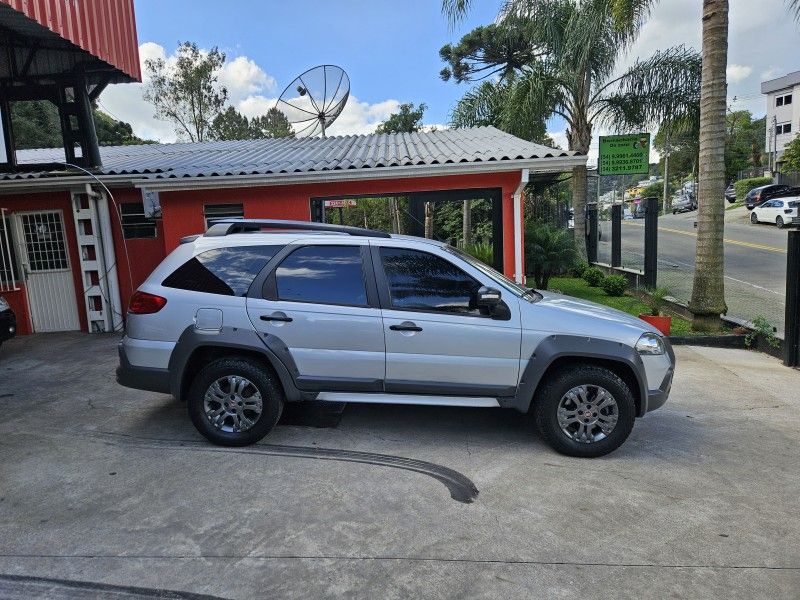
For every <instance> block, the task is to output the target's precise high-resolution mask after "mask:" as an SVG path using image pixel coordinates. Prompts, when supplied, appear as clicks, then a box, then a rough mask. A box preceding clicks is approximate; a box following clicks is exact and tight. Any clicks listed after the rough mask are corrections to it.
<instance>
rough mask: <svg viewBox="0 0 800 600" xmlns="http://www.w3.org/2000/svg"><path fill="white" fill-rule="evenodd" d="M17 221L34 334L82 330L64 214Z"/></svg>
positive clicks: (39, 213) (23, 215)
mask: <svg viewBox="0 0 800 600" xmlns="http://www.w3.org/2000/svg"><path fill="white" fill-rule="evenodd" d="M15 217H16V219H15V220H16V223H17V240H18V241H19V246H20V253H19V254H20V262H21V263H22V269H23V272H24V273H25V285H26V288H27V295H28V306H29V308H30V313H31V323H32V325H33V330H34V331H35V332H43V331H74V330H76V329H80V328H81V325H80V321H79V320H78V306H77V303H76V300H75V284H74V282H73V279H72V269H70V265H69V252H68V251H67V239H66V235H65V234H64V218H63V214H62V213H61V211H60V210H48V211H37V212H28V213H17V214H16V215H15Z"/></svg>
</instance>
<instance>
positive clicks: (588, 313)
mask: <svg viewBox="0 0 800 600" xmlns="http://www.w3.org/2000/svg"><path fill="white" fill-rule="evenodd" d="M540 294H541V296H542V298H541V300H539V301H538V302H533V303H529V304H527V306H525V307H523V310H522V327H523V329H532V330H538V331H542V330H548V331H551V332H552V333H555V334H569V335H586V336H588V337H594V338H603V339H609V340H616V341H620V342H624V343H626V344H629V345H633V344H635V343H636V341H637V340H638V339H639V337H640V336H641V335H642V334H643V333H645V332H653V333H658V330H657V329H656V328H655V327H653V326H652V325H650V324H649V323H646V322H645V321H642V320H641V319H639V318H637V317H634V316H633V315H629V314H628V313H625V312H622V311H620V310H617V309H615V308H610V307H608V306H603V305H601V304H595V303H594V302H589V301H588V300H581V299H579V298H573V297H571V296H564V295H562V294H556V293H553V292H540Z"/></svg>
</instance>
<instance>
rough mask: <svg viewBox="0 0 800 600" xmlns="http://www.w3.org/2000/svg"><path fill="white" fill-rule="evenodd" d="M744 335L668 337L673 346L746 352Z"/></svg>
mask: <svg viewBox="0 0 800 600" xmlns="http://www.w3.org/2000/svg"><path fill="white" fill-rule="evenodd" d="M745 337H746V336H744V335H686V336H669V338H668V339H669V342H670V344H672V345H673V346H706V347H709V348H735V349H740V350H747V349H748V348H747V345H746V344H745V342H744V338H745Z"/></svg>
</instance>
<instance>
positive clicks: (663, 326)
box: [639, 287, 672, 335]
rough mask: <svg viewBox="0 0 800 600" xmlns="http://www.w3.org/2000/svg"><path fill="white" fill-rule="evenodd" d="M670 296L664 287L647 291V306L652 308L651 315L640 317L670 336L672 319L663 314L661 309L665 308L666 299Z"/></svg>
mask: <svg viewBox="0 0 800 600" xmlns="http://www.w3.org/2000/svg"><path fill="white" fill-rule="evenodd" d="M668 294H669V290H668V289H667V288H663V287H658V288H655V289H652V290H647V295H648V300H647V306H648V307H650V314H648V315H639V318H640V319H642V320H643V321H647V322H648V323H650V325H652V326H653V327H655V328H656V329H658V330H659V331H660V332H661V333H663V334H664V335H669V331H670V329H671V327H672V317H670V316H669V315H662V314H661V307H662V306H664V298H666V296H667V295H668Z"/></svg>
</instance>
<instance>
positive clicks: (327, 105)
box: [276, 65, 350, 137]
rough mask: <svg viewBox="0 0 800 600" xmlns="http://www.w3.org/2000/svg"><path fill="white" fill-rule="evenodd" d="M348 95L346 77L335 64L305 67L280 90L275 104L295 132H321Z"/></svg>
mask: <svg viewBox="0 0 800 600" xmlns="http://www.w3.org/2000/svg"><path fill="white" fill-rule="evenodd" d="M349 96H350V78H349V77H348V76H347V73H345V72H344V69H342V68H341V67H337V66H336V65H319V66H318V67H314V68H313V69H309V70H308V71H306V72H305V73H303V74H302V75H300V76H299V77H297V78H296V79H295V80H294V81H292V82H291V83H290V84H289V85H287V86H286V89H285V90H283V92H282V93H281V96H280V98H278V102H277V104H276V107H277V108H278V109H280V110H281V111H282V112H283V114H285V115H286V118H287V119H289V122H290V123H291V124H292V129H294V132H295V135H296V136H298V137H308V136H312V135H317V134H318V133H321V134H322V137H325V130H326V129H327V128H328V127H330V125H331V124H332V123H333V122H334V121H335V120H336V117H338V116H339V115H340V114H342V111H343V110H344V105H345V104H346V103H347V98H348V97H349Z"/></svg>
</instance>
